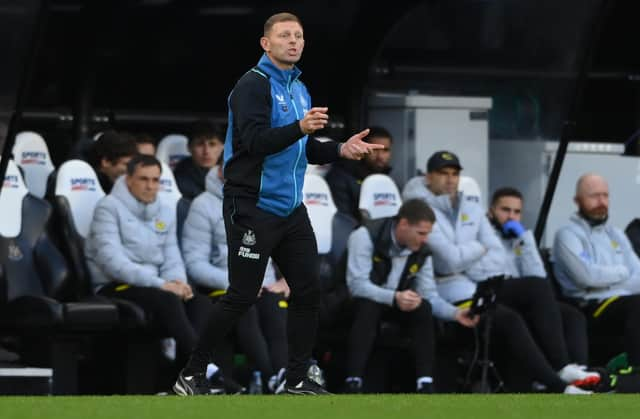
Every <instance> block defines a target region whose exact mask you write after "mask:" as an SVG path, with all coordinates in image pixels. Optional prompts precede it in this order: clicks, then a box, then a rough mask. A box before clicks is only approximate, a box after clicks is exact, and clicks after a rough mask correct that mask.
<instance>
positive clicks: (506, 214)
mask: <svg viewBox="0 0 640 419" xmlns="http://www.w3.org/2000/svg"><path fill="white" fill-rule="evenodd" d="M523 201H524V199H523V197H522V193H521V192H520V191H519V190H517V189H515V188H510V187H504V188H499V189H497V190H496V191H495V192H494V193H493V196H492V197H491V204H490V206H489V211H488V213H487V217H488V218H489V221H490V222H491V224H492V225H493V227H494V228H495V230H496V234H497V235H498V237H500V240H501V242H502V245H503V246H504V249H505V251H506V260H505V261H506V270H507V274H508V275H509V276H510V277H511V278H519V279H526V280H528V281H533V282H536V281H541V280H542V281H545V282H549V280H548V279H547V278H548V275H547V270H546V269H545V266H544V262H543V261H542V258H541V257H540V253H539V251H538V246H537V244H536V240H535V238H534V236H533V232H532V231H531V230H530V229H527V228H526V227H524V226H523V225H522V224H521V221H522V206H523ZM557 304H558V307H559V309H560V315H561V317H562V326H563V328H562V329H563V332H564V338H565V341H566V343H567V349H568V350H569V359H570V360H571V361H572V362H574V363H576V364H579V365H586V364H587V362H588V359H589V355H588V346H589V342H588V338H587V323H586V322H587V320H586V318H585V316H584V314H583V313H582V312H581V311H580V310H578V309H576V308H575V307H573V306H572V305H571V304H568V303H564V302H560V301H557Z"/></svg>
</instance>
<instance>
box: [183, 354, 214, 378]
mask: <svg viewBox="0 0 640 419" xmlns="http://www.w3.org/2000/svg"><path fill="white" fill-rule="evenodd" d="M210 360H211V356H210V355H209V353H206V352H200V351H193V353H192V354H191V358H189V361H188V362H187V365H185V367H184V369H183V370H182V371H183V373H184V375H194V374H201V373H202V371H206V368H207V365H208V364H209V363H210V362H211V361H210Z"/></svg>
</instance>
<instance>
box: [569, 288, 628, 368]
mask: <svg viewBox="0 0 640 419" xmlns="http://www.w3.org/2000/svg"><path fill="white" fill-rule="evenodd" d="M582 309H583V311H584V313H585V315H586V317H587V321H588V323H589V325H590V326H591V331H592V333H594V334H596V335H601V336H605V337H606V336H612V335H613V336H615V335H618V336H624V350H625V351H627V355H628V357H629V363H630V364H631V365H634V366H638V365H640V327H639V326H638V320H639V319H640V295H629V296H624V297H618V298H616V299H615V300H611V301H607V300H602V301H590V302H588V303H586V304H582ZM621 349H622V348H621Z"/></svg>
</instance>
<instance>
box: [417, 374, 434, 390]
mask: <svg viewBox="0 0 640 419" xmlns="http://www.w3.org/2000/svg"><path fill="white" fill-rule="evenodd" d="M423 384H433V377H429V376H422V377H418V379H417V380H416V388H420V387H422V385H423Z"/></svg>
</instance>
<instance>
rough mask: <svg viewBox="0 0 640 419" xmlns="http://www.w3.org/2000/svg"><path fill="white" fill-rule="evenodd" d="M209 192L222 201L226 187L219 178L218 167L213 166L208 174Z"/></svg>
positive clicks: (206, 180)
mask: <svg viewBox="0 0 640 419" xmlns="http://www.w3.org/2000/svg"><path fill="white" fill-rule="evenodd" d="M205 184H206V189H207V192H209V193H211V194H213V195H214V196H216V197H217V198H220V199H222V187H223V186H224V185H223V183H222V181H221V180H220V178H219V177H218V166H213V168H211V169H210V170H209V173H207V177H206V178H205Z"/></svg>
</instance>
